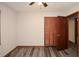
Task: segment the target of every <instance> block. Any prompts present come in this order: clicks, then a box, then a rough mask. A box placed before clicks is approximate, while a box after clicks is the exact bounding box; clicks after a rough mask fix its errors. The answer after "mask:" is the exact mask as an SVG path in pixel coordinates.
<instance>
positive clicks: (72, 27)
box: [68, 19, 75, 43]
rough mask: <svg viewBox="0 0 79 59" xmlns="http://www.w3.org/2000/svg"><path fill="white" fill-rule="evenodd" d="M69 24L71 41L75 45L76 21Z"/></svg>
mask: <svg viewBox="0 0 79 59" xmlns="http://www.w3.org/2000/svg"><path fill="white" fill-rule="evenodd" d="M68 24H69V40H70V41H71V42H73V43H75V20H70V19H69V21H68Z"/></svg>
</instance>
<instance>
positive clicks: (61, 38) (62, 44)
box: [55, 17, 68, 49]
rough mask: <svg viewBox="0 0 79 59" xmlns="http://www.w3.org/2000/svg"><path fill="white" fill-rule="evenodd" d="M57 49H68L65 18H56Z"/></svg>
mask: <svg viewBox="0 0 79 59" xmlns="http://www.w3.org/2000/svg"><path fill="white" fill-rule="evenodd" d="M55 35H56V40H57V48H58V49H66V48H68V21H67V19H66V18H65V17H58V21H57V33H55Z"/></svg>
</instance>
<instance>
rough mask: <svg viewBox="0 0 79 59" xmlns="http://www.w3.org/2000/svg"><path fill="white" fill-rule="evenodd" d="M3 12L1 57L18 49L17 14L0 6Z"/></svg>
mask: <svg viewBox="0 0 79 59" xmlns="http://www.w3.org/2000/svg"><path fill="white" fill-rule="evenodd" d="M0 11H1V24H0V25H1V45H0V56H4V55H6V54H7V53H8V52H10V51H11V50H12V49H14V48H15V47H16V13H15V12H14V11H13V10H12V9H10V8H8V7H7V6H3V5H2V4H0Z"/></svg>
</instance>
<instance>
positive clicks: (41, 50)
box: [6, 47, 77, 57]
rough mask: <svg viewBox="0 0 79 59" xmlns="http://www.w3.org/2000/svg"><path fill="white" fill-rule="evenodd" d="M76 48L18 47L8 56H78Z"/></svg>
mask: <svg viewBox="0 0 79 59" xmlns="http://www.w3.org/2000/svg"><path fill="white" fill-rule="evenodd" d="M76 56H77V53H76V51H75V49H73V48H72V47H69V48H68V49H65V50H57V49H56V48H55V47H17V48H16V49H15V50H14V51H12V52H11V53H10V54H8V55H7V56H6V57H76Z"/></svg>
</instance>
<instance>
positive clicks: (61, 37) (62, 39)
mask: <svg viewBox="0 0 79 59" xmlns="http://www.w3.org/2000/svg"><path fill="white" fill-rule="evenodd" d="M44 43H45V46H56V47H57V48H58V49H64V48H67V46H68V24H67V20H66V18H64V17H45V18H44Z"/></svg>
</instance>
